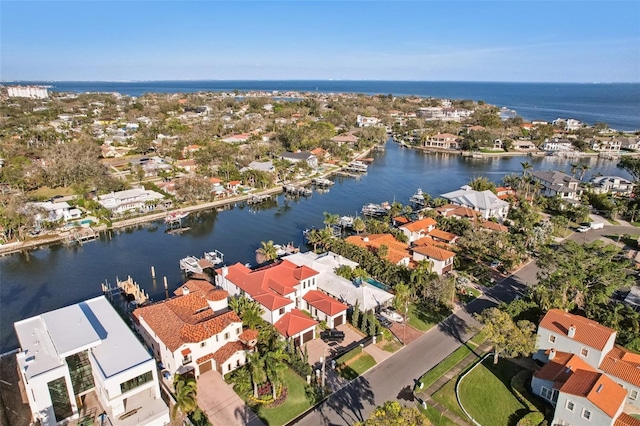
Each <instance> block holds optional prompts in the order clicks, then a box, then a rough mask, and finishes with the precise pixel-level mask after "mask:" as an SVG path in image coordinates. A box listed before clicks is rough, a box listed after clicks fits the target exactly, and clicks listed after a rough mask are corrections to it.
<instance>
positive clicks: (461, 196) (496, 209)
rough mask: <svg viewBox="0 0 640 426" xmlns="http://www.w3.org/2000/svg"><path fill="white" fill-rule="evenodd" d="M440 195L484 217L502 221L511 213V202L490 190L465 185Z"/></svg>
mask: <svg viewBox="0 0 640 426" xmlns="http://www.w3.org/2000/svg"><path fill="white" fill-rule="evenodd" d="M440 196H441V197H442V198H446V199H447V200H449V202H450V203H452V204H457V205H459V206H463V207H468V208H470V209H472V210H475V211H477V212H478V213H479V215H480V216H482V217H483V218H484V219H489V218H492V217H494V218H496V219H498V220H499V221H500V222H502V221H503V220H505V219H506V218H507V215H508V214H509V207H510V205H509V203H508V202H506V201H503V200H501V199H500V198H499V197H498V196H497V195H496V194H494V193H493V192H491V191H489V190H486V191H476V190H474V189H472V188H471V187H470V186H469V185H464V186H463V187H462V188H461V189H459V190H457V191H453V192H447V193H446V194H442V195H440Z"/></svg>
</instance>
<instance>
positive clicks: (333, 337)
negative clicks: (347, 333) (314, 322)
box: [320, 328, 344, 342]
mask: <svg viewBox="0 0 640 426" xmlns="http://www.w3.org/2000/svg"><path fill="white" fill-rule="evenodd" d="M320 338H321V339H322V340H325V341H330V342H331V341H334V342H335V341H339V342H341V341H343V340H344V331H340V330H336V329H335V328H334V329H332V330H324V331H321V332H320Z"/></svg>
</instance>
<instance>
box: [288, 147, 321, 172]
mask: <svg viewBox="0 0 640 426" xmlns="http://www.w3.org/2000/svg"><path fill="white" fill-rule="evenodd" d="M280 158H281V159H282V160H287V161H290V162H292V163H294V164H295V163H299V162H301V161H304V162H306V163H307V164H308V165H309V167H311V168H312V169H317V168H318V157H316V156H315V155H313V154H312V153H310V152H308V151H300V152H286V151H285V152H283V153H281V154H280Z"/></svg>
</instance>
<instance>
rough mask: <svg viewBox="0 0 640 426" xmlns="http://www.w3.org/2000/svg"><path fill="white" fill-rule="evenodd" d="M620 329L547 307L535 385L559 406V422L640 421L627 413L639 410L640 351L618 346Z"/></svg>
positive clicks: (620, 425) (629, 425)
mask: <svg viewBox="0 0 640 426" xmlns="http://www.w3.org/2000/svg"><path fill="white" fill-rule="evenodd" d="M615 337H616V331H615V330H613V329H611V328H609V327H605V326H603V325H601V324H599V323H597V322H595V321H592V320H589V319H587V318H584V317H581V316H579V315H573V314H569V313H567V312H564V311H561V310H559V309H552V310H550V311H548V312H547V314H546V315H545V316H544V318H543V319H542V321H541V322H540V325H539V327H538V337H537V347H538V351H537V352H536V353H535V354H534V356H533V358H534V359H537V360H539V361H542V362H544V363H545V364H544V366H543V367H542V368H541V369H540V370H538V371H536V372H535V373H534V374H533V378H532V380H531V389H532V392H533V393H534V394H535V395H539V396H541V397H542V398H544V399H545V400H547V401H548V402H549V403H551V404H552V405H553V406H555V413H554V418H553V422H552V424H554V425H569V424H570V425H595V424H597V425H611V426H640V420H638V419H635V418H633V417H631V416H630V415H629V414H627V412H638V411H639V408H640V403H639V401H638V392H639V391H640V355H639V354H635V353H631V352H629V351H627V350H626V349H624V348H622V347H619V346H614V344H615Z"/></svg>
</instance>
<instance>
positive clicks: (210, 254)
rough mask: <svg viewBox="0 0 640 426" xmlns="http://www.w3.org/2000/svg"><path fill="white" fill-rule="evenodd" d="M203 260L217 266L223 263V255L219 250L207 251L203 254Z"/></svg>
mask: <svg viewBox="0 0 640 426" xmlns="http://www.w3.org/2000/svg"><path fill="white" fill-rule="evenodd" d="M204 258H205V260H207V261H209V262H210V263H211V264H212V265H214V266H215V265H219V264H221V263H222V262H223V261H224V254H222V252H220V251H219V250H214V251H207V252H205V253H204Z"/></svg>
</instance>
